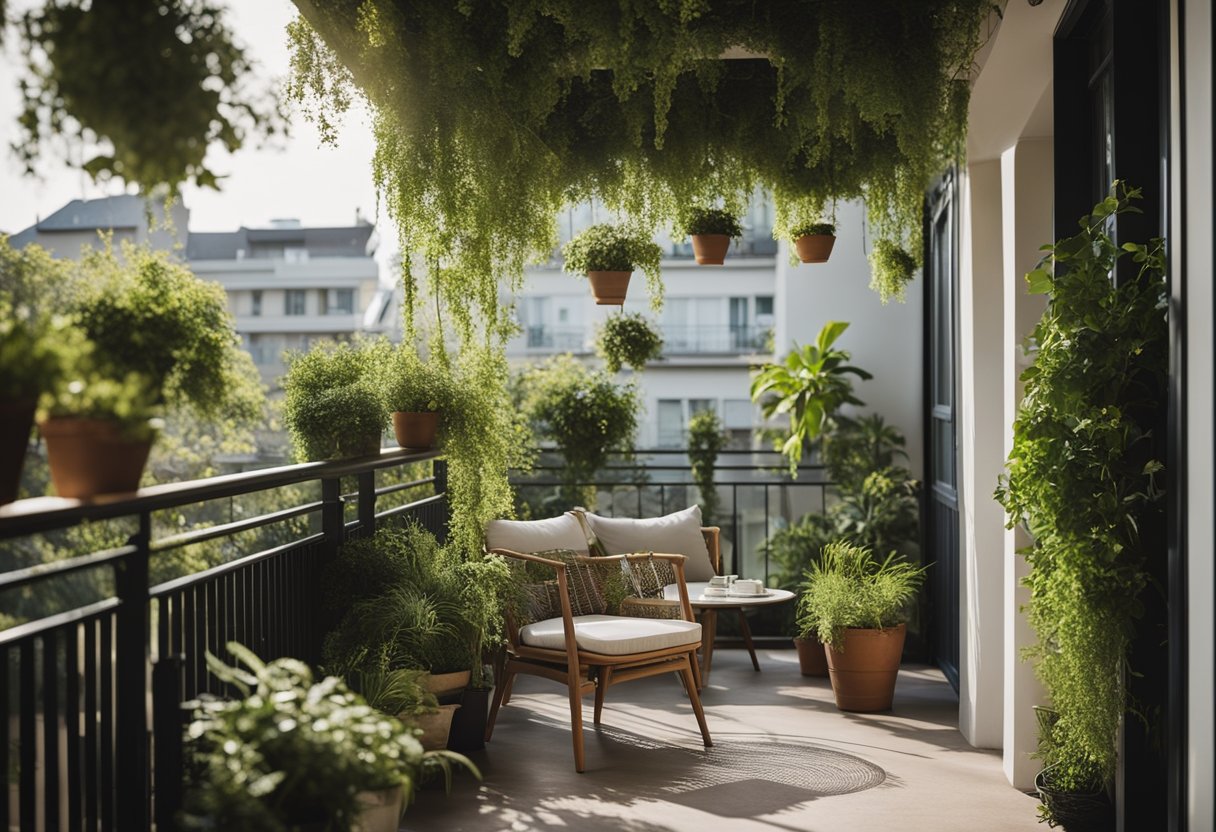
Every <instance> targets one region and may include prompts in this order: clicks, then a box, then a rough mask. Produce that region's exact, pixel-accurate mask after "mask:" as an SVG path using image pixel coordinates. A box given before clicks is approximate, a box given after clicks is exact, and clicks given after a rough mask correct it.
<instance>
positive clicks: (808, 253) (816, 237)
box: [794, 234, 836, 263]
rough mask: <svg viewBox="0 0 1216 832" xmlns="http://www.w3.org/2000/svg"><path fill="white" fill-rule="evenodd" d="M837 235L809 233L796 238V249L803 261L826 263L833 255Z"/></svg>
mask: <svg viewBox="0 0 1216 832" xmlns="http://www.w3.org/2000/svg"><path fill="white" fill-rule="evenodd" d="M834 245H836V237H835V236H834V235H832V234H807V235H805V236H802V237H799V238H798V239H797V240H794V249H795V250H796V251H797V252H798V259H799V260H801V261H802V262H803V263H826V262H828V258H829V257H831V256H832V246H834Z"/></svg>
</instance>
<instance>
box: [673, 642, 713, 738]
mask: <svg viewBox="0 0 1216 832" xmlns="http://www.w3.org/2000/svg"><path fill="white" fill-rule="evenodd" d="M696 661H697V656H696V654H695V653H689V654H687V655H686V656H685V657H684V666H683V667H682V668H681V669H680V672H681V673H682V674H683V675H684V689H685V690H687V691H688V701H689V702H691V703H692V712H693V713H694V714H696V716H697V725H699V726H700V727H701V740H702V741H703V742H704V743H705V747H706V748H713V745H714V742H713V740H711V739H710V738H709V726H708V725H706V724H705V711H704V710H703V709H702V708H701V696H700V695H699V694H698V693H697V683H696V680H695V679H693V675H692V668H693V665H694V664H695V663H696Z"/></svg>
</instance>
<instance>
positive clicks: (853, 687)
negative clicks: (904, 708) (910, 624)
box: [827, 624, 908, 711]
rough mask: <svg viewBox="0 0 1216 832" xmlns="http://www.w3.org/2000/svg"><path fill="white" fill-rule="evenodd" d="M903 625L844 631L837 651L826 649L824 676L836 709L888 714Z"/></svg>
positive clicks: (900, 650)
mask: <svg viewBox="0 0 1216 832" xmlns="http://www.w3.org/2000/svg"><path fill="white" fill-rule="evenodd" d="M907 632H908V628H907V626H906V625H904V624H900V625H899V626H898V627H888V628H887V629H885V630H862V629H849V630H845V631H844V644H843V645H841V649H839V650H837V649H836V648H834V647H829V648H828V650H827V658H828V675H829V676H830V677H831V679H832V693H834V694H836V707H837V708H840V710H842V711H888V710H890V709H891V700H892V699H894V697H895V678H896V676H897V675H898V674H899V657H900V655H901V654H902V653H903V650H904V637H905V636H906V635H907Z"/></svg>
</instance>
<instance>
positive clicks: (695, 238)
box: [683, 208, 743, 266]
mask: <svg viewBox="0 0 1216 832" xmlns="http://www.w3.org/2000/svg"><path fill="white" fill-rule="evenodd" d="M683 230H684V233H685V234H687V235H688V236H689V237H691V238H692V252H693V256H694V257H696V259H697V263H698V264H699V265H702V266H721V265H722V264H723V263H725V262H726V252H727V250H728V249H729V248H730V241H731V240H733V239H737V238H739V237H742V236H743V226H742V225H740V224H739V218H738V217H737V216H735V215H734V214H732V213H731V212H730V211H724V210H722V209H720V208H693V209H692V210H691V211H690V212H689V214H688V217H687V219H685V221H684V223H683Z"/></svg>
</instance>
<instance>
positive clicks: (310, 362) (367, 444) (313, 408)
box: [283, 341, 391, 460]
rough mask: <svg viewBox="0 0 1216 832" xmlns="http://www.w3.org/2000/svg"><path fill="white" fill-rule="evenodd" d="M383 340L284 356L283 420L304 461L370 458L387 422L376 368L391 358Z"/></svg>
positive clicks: (327, 345) (316, 347)
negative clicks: (364, 456)
mask: <svg viewBox="0 0 1216 832" xmlns="http://www.w3.org/2000/svg"><path fill="white" fill-rule="evenodd" d="M390 349H391V347H389V345H388V342H386V341H360V342H357V343H354V344H348V343H342V344H332V343H318V344H315V345H314V346H313V348H312V349H311V350H309V351H308V352H306V353H297V354H295V355H292V356H289V358H288V365H287V375H286V377H285V378H284V379H283V391H284V394H285V396H284V401H283V421H284V422H285V423H286V424H287V430H288V431H289V432H290V434H291V439H292V444H293V445H294V447H295V450H296V455H297V456H298V457H299V458H301V459H305V460H315V459H340V458H343V457H350V456H362V455H365V454H369V453H375V452H376V451H377V450H379V448H380V437H381V434H382V433H383V432H384V428H385V425H386V423H387V421H388V412H387V411H386V410H385V407H384V402H383V399H382V397H381V394H380V390H379V389H378V387H377V384H376V373H377V368H378V367H380V366H382V365H383V364H384V363H386V362H387V361H388V360H389V359H390Z"/></svg>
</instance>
